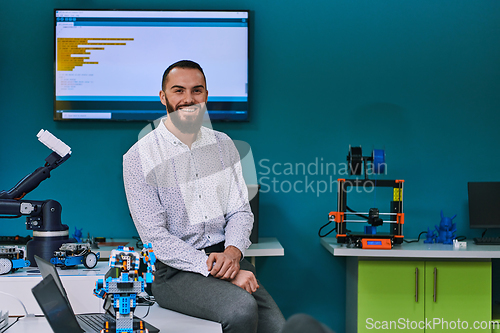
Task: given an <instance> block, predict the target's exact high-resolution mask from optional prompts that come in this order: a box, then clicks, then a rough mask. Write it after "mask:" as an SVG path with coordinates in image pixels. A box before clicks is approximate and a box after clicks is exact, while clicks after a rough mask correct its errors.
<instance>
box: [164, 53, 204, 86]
mask: <svg viewBox="0 0 500 333" xmlns="http://www.w3.org/2000/svg"><path fill="white" fill-rule="evenodd" d="M176 67H179V68H192V69H197V70H199V71H200V72H201V74H203V80H204V81H205V88H206V85H207V79H206V78H205V73H203V69H202V68H201V66H200V65H199V64H198V63H196V62H194V61H192V60H179V61H177V62H174V63H173V64H172V65H170V66H168V68H167V69H166V70H165V72H163V78H162V80H161V89H162V90H163V91H165V83H166V82H167V76H168V74H169V73H170V71H171V70H172V69H174V68H176Z"/></svg>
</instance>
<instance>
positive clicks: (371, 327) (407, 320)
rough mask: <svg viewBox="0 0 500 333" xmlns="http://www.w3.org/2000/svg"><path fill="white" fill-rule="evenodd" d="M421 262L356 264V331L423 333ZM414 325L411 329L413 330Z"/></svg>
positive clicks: (361, 262) (422, 275)
mask: <svg viewBox="0 0 500 333" xmlns="http://www.w3.org/2000/svg"><path fill="white" fill-rule="evenodd" d="M424 266H425V265H424V262H423V261H378V260H377V261H375V260H374V261H359V263H358V320H357V322H358V332H374V331H382V332H392V331H397V332H399V331H402V330H410V331H412V332H424V329H423V326H422V329H419V328H418V327H417V326H416V325H417V324H418V323H419V322H422V321H423V320H424V304H425V302H424ZM412 326H413V327H412Z"/></svg>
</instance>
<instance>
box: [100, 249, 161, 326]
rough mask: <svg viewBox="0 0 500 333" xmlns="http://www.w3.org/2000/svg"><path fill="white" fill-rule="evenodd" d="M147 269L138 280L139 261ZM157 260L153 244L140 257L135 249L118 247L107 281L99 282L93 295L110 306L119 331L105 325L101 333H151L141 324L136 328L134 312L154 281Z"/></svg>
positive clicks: (113, 255) (113, 256) (111, 258)
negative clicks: (139, 296)
mask: <svg viewBox="0 0 500 333" xmlns="http://www.w3.org/2000/svg"><path fill="white" fill-rule="evenodd" d="M141 257H142V259H143V262H144V263H145V264H146V265H147V271H146V272H144V273H143V276H139V274H138V270H139V264H140V258H141ZM155 262H156V256H155V254H154V252H153V249H152V246H151V244H147V245H144V248H143V249H142V251H141V254H140V255H139V253H137V252H135V251H134V248H133V247H123V246H119V247H118V248H117V249H115V250H113V251H111V256H110V258H109V267H111V269H110V270H109V272H108V273H107V274H106V279H105V280H103V279H99V280H97V282H96V287H95V289H94V295H96V296H97V297H100V298H102V299H105V301H106V302H109V303H110V304H111V305H112V307H113V309H114V311H115V317H116V328H113V327H111V325H110V324H109V323H106V327H104V328H103V329H102V330H101V333H109V332H116V333H138V332H140V333H147V332H148V330H147V329H146V328H145V327H144V325H143V323H142V322H138V323H137V324H136V325H138V326H137V327H134V310H135V308H136V305H137V295H138V294H140V293H142V292H144V289H145V286H146V285H147V283H152V282H153V280H154V272H155Z"/></svg>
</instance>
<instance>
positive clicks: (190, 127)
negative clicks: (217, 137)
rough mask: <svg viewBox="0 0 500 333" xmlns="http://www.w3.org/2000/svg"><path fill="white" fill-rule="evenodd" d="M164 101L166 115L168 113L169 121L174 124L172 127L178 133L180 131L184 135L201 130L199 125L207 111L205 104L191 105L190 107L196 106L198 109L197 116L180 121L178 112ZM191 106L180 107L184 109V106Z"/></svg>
mask: <svg viewBox="0 0 500 333" xmlns="http://www.w3.org/2000/svg"><path fill="white" fill-rule="evenodd" d="M166 101H167V113H168V116H169V117H170V120H171V121H172V123H173V124H174V126H175V127H176V128H177V129H178V130H179V131H181V133H184V134H195V133H198V131H199V130H200V128H201V124H202V123H203V116H204V114H205V111H206V109H207V107H206V103H202V104H191V105H198V107H199V109H200V110H199V111H198V115H196V116H194V115H193V116H192V117H188V119H186V120H182V119H181V118H180V116H179V111H178V110H175V109H174V107H173V106H172V104H170V103H169V102H168V100H166ZM191 105H182V106H184V107H186V106H191Z"/></svg>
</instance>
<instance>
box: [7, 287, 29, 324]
mask: <svg viewBox="0 0 500 333" xmlns="http://www.w3.org/2000/svg"><path fill="white" fill-rule="evenodd" d="M0 294H3V295H7V296H10V297H12V298H14V299H15V300H17V301H18V302H19V303H21V305H22V307H23V309H24V312H25V313H26V318H27V317H34V316H35V315H34V314H32V313H28V311H27V310H26V307H25V306H24V303H23V302H22V301H21V300H20V299H19V298H17V297H15V296H13V295H11V294H8V293H5V292H3V291H0Z"/></svg>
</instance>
